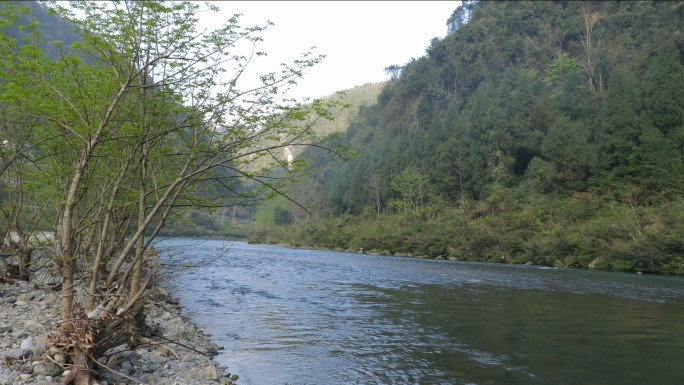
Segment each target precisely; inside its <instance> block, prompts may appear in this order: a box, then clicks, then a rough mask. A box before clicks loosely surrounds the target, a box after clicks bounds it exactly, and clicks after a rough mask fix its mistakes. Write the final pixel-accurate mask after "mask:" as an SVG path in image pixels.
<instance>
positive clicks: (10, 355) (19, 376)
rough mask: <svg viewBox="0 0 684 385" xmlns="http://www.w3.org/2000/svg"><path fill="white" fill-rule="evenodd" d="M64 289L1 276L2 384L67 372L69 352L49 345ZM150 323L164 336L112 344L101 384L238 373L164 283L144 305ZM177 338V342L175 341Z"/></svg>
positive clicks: (47, 382)
mask: <svg viewBox="0 0 684 385" xmlns="http://www.w3.org/2000/svg"><path fill="white" fill-rule="evenodd" d="M59 307H60V299H59V291H55V290H53V289H51V288H50V286H49V285H41V284H39V283H36V282H34V281H30V282H27V281H19V280H5V282H3V281H2V280H0V385H5V384H7V385H24V384H36V385H52V384H58V383H60V382H61V380H62V379H63V376H65V375H66V374H68V368H67V367H63V366H62V364H64V362H65V357H64V356H63V355H62V354H61V353H60V352H59V351H58V350H57V349H54V348H50V347H49V345H50V344H49V336H50V333H51V331H52V330H55V329H56V328H57V327H59V324H58V321H59ZM145 315H146V321H145V322H146V323H147V324H148V325H149V326H152V328H153V329H156V330H158V331H159V332H160V333H158V334H160V335H163V337H152V338H151V339H150V341H147V342H146V343H145V344H143V345H142V346H139V347H137V348H131V347H130V346H129V345H128V344H124V345H120V346H118V347H116V348H114V349H111V350H110V351H108V352H107V353H106V354H105V357H103V358H102V359H101V363H103V364H105V365H106V366H107V367H109V368H111V369H112V370H108V369H104V368H102V367H100V368H98V371H99V373H100V375H99V377H98V380H99V381H98V383H99V384H100V385H114V384H116V385H124V384H126V385H128V384H131V385H133V384H136V385H138V384H159V385H200V384H216V383H220V384H233V383H235V381H236V380H237V376H236V375H231V374H230V373H229V372H228V371H227V369H226V368H224V367H221V366H219V365H218V364H217V363H215V362H214V361H212V359H211V357H213V356H214V355H216V354H217V350H219V349H222V348H221V347H220V346H217V345H215V344H213V343H212V342H211V341H210V340H209V339H208V338H207V337H206V336H205V335H204V334H203V333H202V331H201V330H199V329H198V327H197V326H196V325H194V324H192V323H191V322H189V321H188V320H185V319H183V318H182V317H181V315H180V308H179V305H178V302H177V301H176V300H175V299H173V298H172V297H171V296H170V295H169V294H168V293H167V292H166V291H164V290H163V289H161V288H157V289H155V290H154V294H153V295H152V296H151V298H150V299H149V301H148V302H147V304H146V307H145ZM171 341H173V342H171Z"/></svg>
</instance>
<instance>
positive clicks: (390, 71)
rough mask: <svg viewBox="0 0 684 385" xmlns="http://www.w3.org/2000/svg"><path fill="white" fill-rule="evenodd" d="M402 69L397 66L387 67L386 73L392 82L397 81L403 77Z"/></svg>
mask: <svg viewBox="0 0 684 385" xmlns="http://www.w3.org/2000/svg"><path fill="white" fill-rule="evenodd" d="M401 69H402V67H401V66H399V65H396V64H392V65H391V66H387V67H385V73H386V74H387V75H389V77H390V80H397V79H399V77H400V76H401Z"/></svg>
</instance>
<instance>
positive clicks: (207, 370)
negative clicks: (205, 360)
mask: <svg viewBox="0 0 684 385" xmlns="http://www.w3.org/2000/svg"><path fill="white" fill-rule="evenodd" d="M202 378H204V379H207V380H211V381H216V380H218V373H217V372H216V366H214V365H207V366H205V367H204V369H203V370H202Z"/></svg>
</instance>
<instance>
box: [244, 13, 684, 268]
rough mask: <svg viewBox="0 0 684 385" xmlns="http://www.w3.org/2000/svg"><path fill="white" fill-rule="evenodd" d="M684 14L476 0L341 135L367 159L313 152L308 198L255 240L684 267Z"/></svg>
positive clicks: (278, 210)
mask: <svg viewBox="0 0 684 385" xmlns="http://www.w3.org/2000/svg"><path fill="white" fill-rule="evenodd" d="M448 16H449V15H445V19H447V17H448ZM683 20H684V3H682V2H641V1H640V2H636V1H635V2H625V1H610V2H603V1H601V2H575V1H545V2H541V1H540V2H537V1H534V2H518V1H510V2H489V1H486V2H472V1H467V2H464V4H463V5H462V6H461V7H459V8H458V9H456V10H455V11H454V13H453V14H452V15H451V17H448V20H447V24H448V26H449V34H448V35H447V36H446V37H445V38H443V39H437V38H436V39H434V40H433V41H432V42H431V44H430V46H429V47H427V49H426V55H425V56H423V57H421V58H418V59H415V60H412V61H411V62H409V63H406V64H405V65H403V66H393V67H391V69H393V75H396V76H393V80H392V81H390V82H389V83H387V84H386V86H385V87H384V88H383V90H382V92H381V93H380V96H379V97H378V100H377V103H376V104H375V105H373V106H372V107H369V108H366V109H362V110H361V111H360V113H359V115H358V116H357V117H355V118H354V119H353V120H352V121H351V122H350V125H349V128H348V129H347V131H346V132H345V133H344V134H343V135H342V136H341V137H339V138H336V139H335V140H340V141H342V143H344V144H346V145H349V146H350V148H351V149H352V150H353V152H354V153H355V154H356V155H355V156H354V157H352V158H351V159H348V160H345V161H343V160H340V159H339V158H338V157H334V156H331V155H330V154H329V153H324V152H317V151H314V150H311V151H309V152H308V153H307V154H306V155H307V158H308V159H309V161H310V167H311V168H310V170H311V171H312V175H311V176H310V177H309V178H305V179H302V180H301V181H300V182H299V184H298V185H297V186H295V187H294V188H293V189H294V191H306V192H307V198H306V199H304V200H302V201H299V202H300V203H303V205H304V206H305V207H306V208H307V209H308V213H307V212H305V211H304V210H302V208H299V207H297V206H296V205H294V204H292V203H291V202H287V201H285V200H282V201H281V202H280V203H277V204H271V206H270V207H269V208H267V209H264V210H270V211H271V212H273V213H274V215H271V216H270V217H269V216H264V217H265V218H272V219H271V220H264V221H262V222H261V223H260V225H259V226H257V227H256V229H255V230H254V232H253V233H252V235H251V240H252V241H255V242H286V243H292V244H295V245H299V246H307V247H324V248H337V249H348V250H361V249H363V250H364V251H369V252H381V253H392V254H394V253H397V254H409V255H417V256H429V257H442V258H450V259H460V260H479V261H495V262H512V263H534V264H545V265H552V266H572V267H592V268H600V269H612V270H620V271H643V272H657V273H669V274H684V200H683V199H682V193H683V190H684V166H683V164H682V157H683V156H684V66H683V65H682V61H683V59H684V36H683V35H682V33H683V28H682V27H683V22H682V21H683ZM388 64H389V63H388ZM388 68H390V67H388Z"/></svg>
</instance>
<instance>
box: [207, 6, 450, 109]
mask: <svg viewBox="0 0 684 385" xmlns="http://www.w3.org/2000/svg"><path fill="white" fill-rule="evenodd" d="M212 3H213V4H215V5H217V6H218V7H220V9H221V11H220V12H219V13H211V12H206V13H202V14H201V15H200V26H203V25H204V26H206V27H208V28H217V27H219V26H220V25H221V24H223V23H224V22H225V20H227V19H228V18H230V17H231V16H232V15H233V14H236V13H241V14H243V16H241V17H240V25H241V26H243V27H246V26H252V25H263V24H264V23H265V22H266V21H272V22H273V23H275V25H274V26H272V27H269V29H268V30H267V31H266V32H265V33H264V34H263V37H264V42H263V43H262V45H260V50H262V51H265V52H267V53H268V57H267V58H266V59H265V60H262V62H261V63H258V64H257V65H256V67H257V68H259V69H261V68H263V69H264V70H263V71H260V73H265V72H270V71H277V70H278V69H279V64H280V63H283V62H287V63H290V62H292V60H294V59H296V58H298V57H299V55H300V54H301V53H303V52H307V51H309V50H310V48H311V47H313V46H315V47H316V49H315V50H314V51H313V52H314V53H316V54H324V55H327V57H326V58H325V59H324V60H323V62H322V63H320V64H318V65H316V66H315V67H313V68H311V69H309V70H308V72H307V73H306V74H305V77H304V80H302V81H300V82H299V84H298V85H297V87H296V88H295V89H294V90H293V92H292V94H291V95H290V96H293V97H296V98H303V97H308V98H311V99H314V98H319V97H323V96H327V95H331V94H333V93H335V92H336V91H340V90H345V89H350V88H353V87H355V86H359V85H363V84H366V83H375V82H382V81H385V80H387V79H388V78H389V76H388V75H387V74H386V73H385V71H384V69H385V68H386V67H387V66H390V65H394V64H396V65H403V64H406V63H407V62H409V61H411V59H412V58H419V57H421V56H424V55H425V49H426V48H427V47H428V46H429V45H430V41H431V40H432V39H433V38H435V37H438V38H443V37H444V36H445V35H446V33H447V26H446V21H447V19H448V18H449V16H451V13H452V12H453V11H454V10H455V9H456V8H457V7H458V6H459V4H460V2H458V1H217V2H212Z"/></svg>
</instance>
